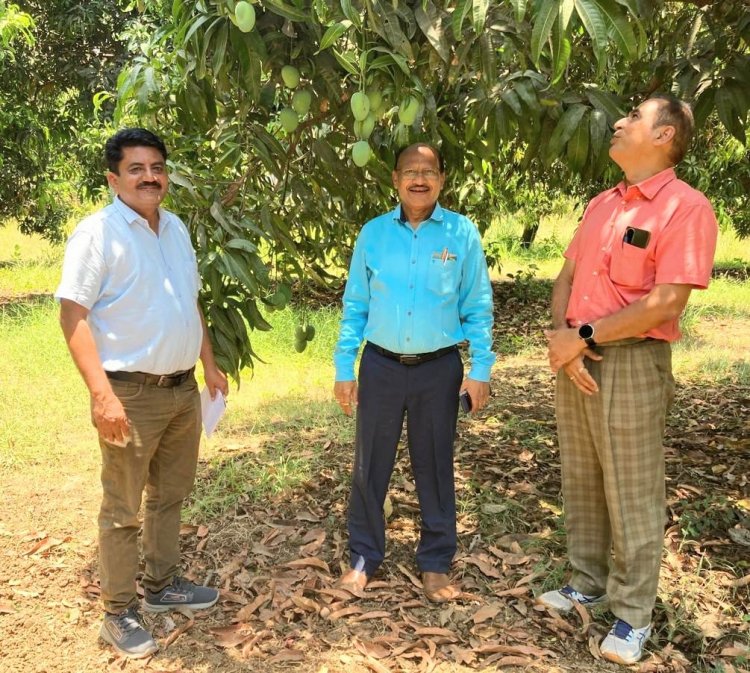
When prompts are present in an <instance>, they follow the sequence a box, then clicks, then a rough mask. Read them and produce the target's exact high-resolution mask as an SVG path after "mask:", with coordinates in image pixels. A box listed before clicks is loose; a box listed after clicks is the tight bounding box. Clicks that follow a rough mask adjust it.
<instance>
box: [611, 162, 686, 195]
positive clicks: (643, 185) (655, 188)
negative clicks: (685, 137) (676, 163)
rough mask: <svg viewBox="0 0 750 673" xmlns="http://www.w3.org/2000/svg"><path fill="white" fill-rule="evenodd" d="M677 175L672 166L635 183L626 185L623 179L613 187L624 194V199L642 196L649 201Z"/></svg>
mask: <svg viewBox="0 0 750 673" xmlns="http://www.w3.org/2000/svg"><path fill="white" fill-rule="evenodd" d="M676 178H677V175H676V174H675V172H674V168H665V169H664V170H663V171H659V172H658V173H657V174H656V175H652V176H651V177H650V178H647V179H646V180H643V181H642V182H639V183H638V184H637V185H626V184H625V181H624V180H623V181H622V182H621V183H620V184H619V185H617V187H615V189H616V190H617V191H618V192H619V193H620V195H621V196H624V197H625V199H626V200H628V201H629V200H631V199H637V198H640V197H644V198H646V199H648V200H649V201H651V200H652V199H653V198H654V197H655V196H656V195H657V194H658V193H659V191H660V190H661V188H662V187H664V186H665V185H667V184H669V183H670V182H672V180H675V179H676Z"/></svg>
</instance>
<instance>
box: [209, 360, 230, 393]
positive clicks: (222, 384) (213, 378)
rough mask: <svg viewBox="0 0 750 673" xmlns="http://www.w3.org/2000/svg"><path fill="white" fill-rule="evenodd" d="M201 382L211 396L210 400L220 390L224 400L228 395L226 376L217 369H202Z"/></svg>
mask: <svg viewBox="0 0 750 673" xmlns="http://www.w3.org/2000/svg"><path fill="white" fill-rule="evenodd" d="M203 380H204V381H205V382H206V388H208V393H209V395H211V399H214V398H215V397H216V391H217V390H220V391H221V394H222V395H224V397H225V398H226V397H227V396H228V395H229V382H228V381H227V375H226V374H225V373H224V372H223V371H221V370H220V369H219V368H218V367H204V369H203Z"/></svg>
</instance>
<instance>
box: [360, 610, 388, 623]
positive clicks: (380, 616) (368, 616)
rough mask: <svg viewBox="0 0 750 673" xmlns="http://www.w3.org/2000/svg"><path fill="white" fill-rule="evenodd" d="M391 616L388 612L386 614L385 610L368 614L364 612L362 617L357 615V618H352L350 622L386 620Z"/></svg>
mask: <svg viewBox="0 0 750 673" xmlns="http://www.w3.org/2000/svg"><path fill="white" fill-rule="evenodd" d="M390 616H391V613H390V612H386V611H385V610H371V611H370V612H365V613H364V614H362V615H359V617H354V618H353V619H352V620H351V621H352V622H366V621H367V620H368V619H388V618H389V617H390Z"/></svg>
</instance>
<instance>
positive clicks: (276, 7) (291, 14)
mask: <svg viewBox="0 0 750 673" xmlns="http://www.w3.org/2000/svg"><path fill="white" fill-rule="evenodd" d="M263 4H264V6H265V7H266V8H267V9H270V10H271V11H272V12H273V13H274V14H278V15H279V16H283V17H284V18H285V19H289V20H290V21H305V22H307V21H310V20H311V17H310V14H309V13H308V12H303V11H302V10H301V9H297V8H296V7H294V6H293V5H290V4H289V3H286V2H284V1H283V0H264V2H263Z"/></svg>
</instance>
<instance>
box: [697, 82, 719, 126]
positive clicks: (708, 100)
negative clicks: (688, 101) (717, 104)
mask: <svg viewBox="0 0 750 673" xmlns="http://www.w3.org/2000/svg"><path fill="white" fill-rule="evenodd" d="M715 93H716V90H715V89H713V88H708V89H706V90H705V91H703V93H701V95H700V96H698V100H697V101H695V105H694V106H693V119H695V127H696V128H697V129H700V128H702V127H703V125H704V124H705V123H706V119H708V115H710V114H711V110H713V109H714V94H715Z"/></svg>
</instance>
